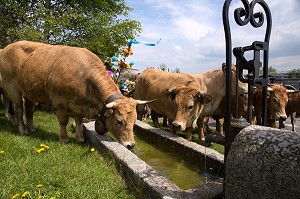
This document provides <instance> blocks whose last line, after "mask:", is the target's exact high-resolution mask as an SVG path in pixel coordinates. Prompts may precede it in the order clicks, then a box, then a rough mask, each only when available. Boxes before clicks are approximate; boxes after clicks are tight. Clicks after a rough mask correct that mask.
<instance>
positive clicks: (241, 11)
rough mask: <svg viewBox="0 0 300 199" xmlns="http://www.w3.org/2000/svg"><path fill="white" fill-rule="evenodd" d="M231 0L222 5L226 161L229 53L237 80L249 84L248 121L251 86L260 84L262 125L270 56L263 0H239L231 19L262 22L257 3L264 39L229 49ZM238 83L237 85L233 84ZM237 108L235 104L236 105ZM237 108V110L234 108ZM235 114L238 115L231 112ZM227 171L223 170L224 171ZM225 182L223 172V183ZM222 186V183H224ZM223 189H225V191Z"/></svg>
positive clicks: (241, 23) (229, 136)
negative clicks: (248, 56)
mask: <svg viewBox="0 0 300 199" xmlns="http://www.w3.org/2000/svg"><path fill="white" fill-rule="evenodd" d="M231 2H232V0H225V2H224V5H223V26H224V33H225V40H226V66H227V67H226V74H227V77H226V117H225V154H224V157H225V158H224V159H225V162H226V158H227V154H228V152H229V149H230V145H231V143H232V142H233V140H234V137H235V134H233V133H232V130H231V106H232V105H231V88H232V84H231V77H232V74H231V68H232V53H233V54H234V56H235V57H236V67H237V76H238V78H239V80H240V81H242V82H245V83H248V98H249V99H248V100H249V101H248V118H247V119H248V121H250V120H251V118H252V114H251V113H252V112H251V107H252V102H253V87H254V86H255V87H263V100H262V107H263V110H262V124H263V125H266V121H267V86H268V59H269V40H270V35H271V26H272V19H271V12H270V9H269V7H268V5H267V4H266V2H265V1H264V0H253V1H252V2H251V3H249V2H248V0H241V2H242V3H243V6H244V7H240V8H236V9H235V10H234V19H235V22H236V23H237V24H238V25H239V26H245V25H247V24H248V23H249V22H250V24H251V25H252V26H253V27H254V28H259V27H261V26H262V25H263V24H264V14H263V13H262V12H257V13H254V7H255V6H256V5H257V4H259V5H260V6H261V7H262V8H263V10H264V12H265V15H266V19H267V26H266V32H265V38H264V41H254V42H253V43H252V44H251V45H250V46H245V47H236V48H234V49H232V40H231V30H230V24H229V15H228V14H229V7H230V4H231ZM246 51H253V60H249V61H248V60H247V59H246V58H245V57H244V52H246ZM261 52H262V53H263V64H262V63H261V61H260V54H261ZM261 66H262V67H263V77H262V78H259V69H260V67H261ZM244 70H247V72H248V73H247V75H246V77H244V75H243V72H244ZM235 86H237V85H235ZM237 103H238V102H237ZM236 107H237V106H236ZM236 110H237V109H236ZM234 116H235V117H237V114H235V115H234ZM225 172H226V171H225ZM225 182H226V173H225V179H224V184H225ZM224 187H225V186H224ZM224 191H225V190H224Z"/></svg>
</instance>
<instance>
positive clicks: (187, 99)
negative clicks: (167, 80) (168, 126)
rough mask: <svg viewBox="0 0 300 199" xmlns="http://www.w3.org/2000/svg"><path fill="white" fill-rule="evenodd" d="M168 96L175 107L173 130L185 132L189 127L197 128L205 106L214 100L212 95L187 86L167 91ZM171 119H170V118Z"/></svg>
mask: <svg viewBox="0 0 300 199" xmlns="http://www.w3.org/2000/svg"><path fill="white" fill-rule="evenodd" d="M166 94H167V96H168V98H169V99H170V100H171V102H172V103H173V104H174V105H175V112H176V114H175V118H174V120H173V121H172V128H173V129H175V130H181V131H183V130H185V129H186V128H187V127H190V126H193V127H195V124H196V120H197V119H198V117H199V115H200V113H201V111H202V110H203V107H204V104H207V103H209V102H210V101H211V100H212V97H211V96H210V95H206V94H205V93H204V92H203V91H198V90H196V89H193V88H190V87H187V86H177V87H175V88H172V89H167V91H166ZM169 119H170V118H169Z"/></svg>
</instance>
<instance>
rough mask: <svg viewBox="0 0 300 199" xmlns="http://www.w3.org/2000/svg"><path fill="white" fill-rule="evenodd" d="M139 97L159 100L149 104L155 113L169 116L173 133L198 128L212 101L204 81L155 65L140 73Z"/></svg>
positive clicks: (136, 91)
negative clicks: (203, 113)
mask: <svg viewBox="0 0 300 199" xmlns="http://www.w3.org/2000/svg"><path fill="white" fill-rule="evenodd" d="M135 96H136V98H137V99H141V100H148V99H156V101H155V102H153V103H151V104H149V107H150V108H151V110H153V111H155V113H157V114H160V115H162V116H167V118H168V120H169V123H170V124H171V131H172V132H173V133H176V131H177V130H181V131H184V130H185V129H186V128H189V127H195V126H196V120H197V118H198V117H199V115H200V113H201V111H202V110H203V107H204V104H207V103H209V102H210V101H211V96H209V95H206V89H205V87H203V84H200V83H199V82H198V81H197V80H196V79H195V78H194V77H193V76H192V75H188V74H183V73H169V72H165V71H161V70H158V69H154V68H149V69H146V70H145V71H144V72H143V73H141V74H140V75H139V76H138V78H137V80H136V88H135ZM141 110H143V109H142V108H141ZM138 114H139V112H138ZM151 116H152V115H151ZM139 119H141V116H139ZM152 119H154V118H152ZM191 139H192V133H191V132H190V131H189V132H188V140H191Z"/></svg>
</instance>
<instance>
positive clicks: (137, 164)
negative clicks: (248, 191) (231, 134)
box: [83, 121, 222, 199]
mask: <svg viewBox="0 0 300 199" xmlns="http://www.w3.org/2000/svg"><path fill="white" fill-rule="evenodd" d="M143 124H145V123H144V122H140V121H137V122H136V124H135V125H138V126H139V127H141V128H149V127H151V126H149V127H148V126H143ZM146 125H147V124H146ZM150 129H151V128H150ZM147 130H149V129H147ZM83 131H84V135H85V138H86V140H87V141H88V142H89V143H90V144H91V145H92V146H93V147H95V148H96V149H97V151H99V152H100V153H102V154H103V153H104V154H109V155H112V156H113V157H115V158H116V160H117V162H118V164H119V168H118V169H119V170H121V172H120V173H121V174H122V175H123V178H124V179H125V181H126V183H127V184H128V185H130V184H131V185H132V184H133V185H134V186H135V187H138V189H141V190H142V195H143V196H142V198H151V199H152V198H163V199H172V198H174V199H175V198H176V199H181V198H188V199H194V198H208V196H209V198H214V197H216V196H217V195H219V194H220V193H221V192H222V181H218V182H214V183H208V184H205V185H202V186H199V187H197V188H194V189H189V190H182V189H180V188H179V187H178V186H177V185H175V184H174V183H172V182H171V181H169V180H168V179H167V178H165V177H164V176H162V175H160V174H159V173H158V172H157V171H156V170H155V169H153V168H152V167H151V166H149V165H148V164H147V163H145V162H144V161H143V160H141V159H140V158H138V157H137V156H136V155H135V154H133V153H132V152H131V151H130V150H128V149H126V148H125V147H124V146H122V145H121V144H119V143H118V142H116V141H115V140H114V139H112V138H111V137H109V136H107V135H99V134H98V133H97V132H96V131H95V122H94V121H93V122H89V123H84V124H83ZM155 131H157V130H155ZM162 131H163V130H162ZM165 132H166V131H164V133H165ZM164 133H163V134H164ZM166 133H168V132H166ZM179 139H180V138H179ZM181 139H183V138H181ZM183 140H184V139H183ZM181 141H182V140H181ZM183 142H184V141H183ZM191 144H192V143H191ZM195 144H196V143H195ZM206 152H207V153H210V151H209V150H207V151H206ZM212 153H213V154H214V152H212ZM217 156H218V155H215V154H214V155H213V157H217ZM218 158H221V157H218Z"/></svg>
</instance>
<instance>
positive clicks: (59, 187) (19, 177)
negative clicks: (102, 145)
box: [0, 103, 137, 199]
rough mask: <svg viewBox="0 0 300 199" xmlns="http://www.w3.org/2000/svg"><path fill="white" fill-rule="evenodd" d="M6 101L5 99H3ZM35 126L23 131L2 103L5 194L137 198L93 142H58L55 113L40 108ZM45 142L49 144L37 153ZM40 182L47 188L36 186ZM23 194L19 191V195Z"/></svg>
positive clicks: (0, 157) (0, 172)
mask: <svg viewBox="0 0 300 199" xmlns="http://www.w3.org/2000/svg"><path fill="white" fill-rule="evenodd" d="M0 104H2V103H0ZM34 123H35V127H36V131H35V132H34V133H32V134H31V135H30V136H26V137H22V136H19V135H18V131H17V128H16V127H13V126H12V125H11V121H10V120H8V119H6V118H4V110H3V107H2V105H1V107H0V198H1V199H6V198H12V197H13V196H16V197H15V198H21V195H22V194H23V193H24V192H27V193H28V194H27V198H49V199H50V198H79V199H81V198H89V199H90V198H109V199H112V198H121V199H123V198H125V199H126V198H136V197H135V195H136V194H137V193H136V190H132V189H130V190H129V189H128V188H127V186H126V184H125V182H124V181H123V179H122V177H121V176H120V175H119V173H118V171H117V169H116V167H115V161H114V160H108V158H105V157H103V156H101V155H100V154H99V153H98V152H96V151H95V152H92V151H91V150H90V149H91V148H90V147H89V146H81V145H79V144H77V143H76V141H75V138H74V135H73V134H72V133H71V132H69V136H70V138H71V143H70V144H67V145H63V144H61V143H60V142H59V136H58V132H59V125H58V122H57V120H56V116H55V115H54V114H52V113H46V112H41V111H36V112H35V115H34ZM40 144H45V145H47V146H49V149H47V148H45V150H44V151H42V152H40V153H38V152H36V150H34V148H36V149H39V148H41V147H40ZM37 185H40V186H42V187H37ZM17 194H19V196H17Z"/></svg>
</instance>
